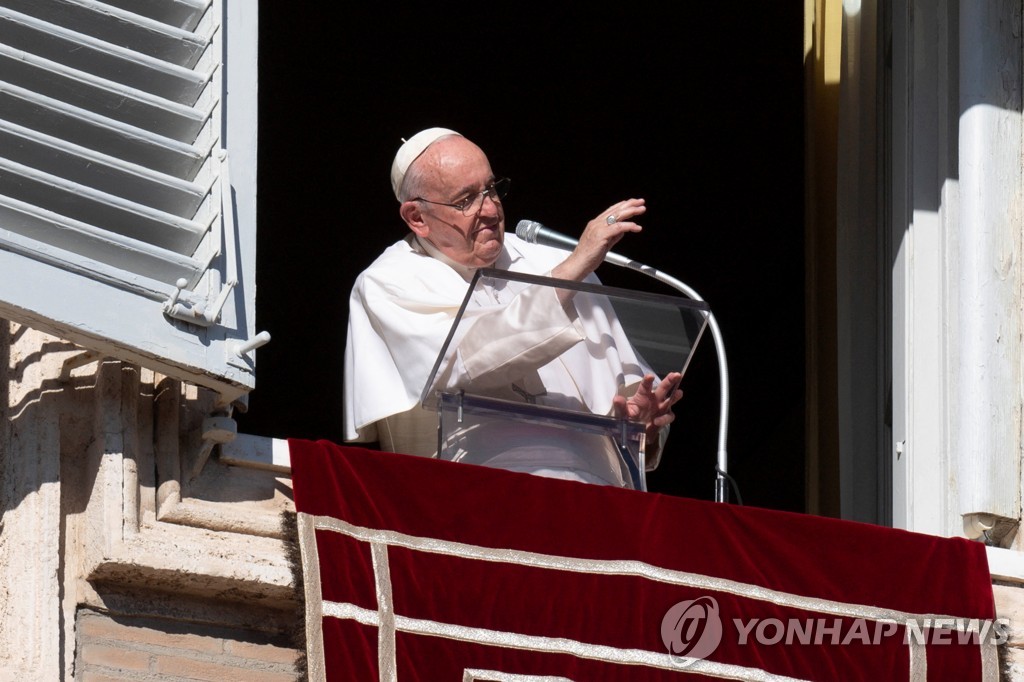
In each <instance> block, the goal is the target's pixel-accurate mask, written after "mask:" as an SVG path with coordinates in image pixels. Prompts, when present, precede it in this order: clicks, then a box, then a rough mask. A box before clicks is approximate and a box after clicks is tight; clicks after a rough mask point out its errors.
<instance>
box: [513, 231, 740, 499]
mask: <svg viewBox="0 0 1024 682" xmlns="http://www.w3.org/2000/svg"><path fill="white" fill-rule="evenodd" d="M516 236H517V237H519V238H520V239H522V240H523V241H526V242H529V243H530V244H542V245H545V246H553V247H555V248H556V249H565V250H567V251H572V250H573V249H575V248H576V246H577V245H578V244H579V240H578V239H573V238H572V237H568V236H566V235H564V234H562V233H561V232H556V231H555V230H552V229H551V228H548V227H545V226H544V225H541V224H540V223H538V222H537V221H535V220H520V221H519V224H518V225H516ZM604 260H605V262H606V263H611V264H613V265H621V266H622V267H624V268H629V269H630V270H636V271H637V272H641V273H643V274H645V275H647V276H648V277H653V278H654V279H656V280H658V281H659V282H664V283H665V284H667V285H669V286H670V287H673V288H675V289H677V290H678V291H681V292H683V293H684V294H686V295H687V296H689V297H690V298H692V299H693V300H695V301H701V302H703V301H704V299H703V298H702V297H701V296H700V294H698V293H697V292H696V291H694V290H693V289H692V288H691V287H690V286H689V285H687V284H684V283H683V282H680V281H679V280H678V279H676V278H675V277H672V276H671V275H666V274H665V273H664V272H661V271H659V270H656V269H654V268H652V267H651V266H649V265H644V264H643V263H638V262H637V261H635V260H632V259H630V258H627V257H625V256H622V255H619V254H617V253H612V252H611V251H609V252H608V253H607V254H606V255H605V257H604ZM707 316H708V317H707V319H708V328H709V329H710V330H711V336H712V338H713V339H714V340H715V351H716V352H717V354H718V378H719V386H720V396H719V398H720V401H721V406H720V410H719V420H718V466H717V467H716V478H715V501H716V502H726V501H728V498H729V495H728V487H727V479H728V481H732V478H731V477H730V476H729V473H728V467H729V463H728V462H729V454H728V451H727V449H726V441H727V440H728V438H727V434H728V430H729V367H728V364H727V363H726V359H725V342H724V341H722V332H721V330H719V328H718V322H717V321H716V320H715V315H714V313H712V312H711V311H710V310H708V313H707ZM737 495H738V491H737ZM741 504H742V502H741Z"/></svg>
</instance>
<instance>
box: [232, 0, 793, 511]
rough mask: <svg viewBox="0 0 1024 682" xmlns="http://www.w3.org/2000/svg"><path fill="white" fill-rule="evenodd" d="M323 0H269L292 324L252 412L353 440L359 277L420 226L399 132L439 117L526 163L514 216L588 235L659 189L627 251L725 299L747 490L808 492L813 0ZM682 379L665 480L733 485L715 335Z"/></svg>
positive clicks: (282, 334) (657, 482)
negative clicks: (724, 451)
mask: <svg viewBox="0 0 1024 682" xmlns="http://www.w3.org/2000/svg"><path fill="white" fill-rule="evenodd" d="M305 7H307V9H304V10H302V11H297V6H296V5H294V4H293V3H261V6H260V69H259V72H260V83H259V88H260V104H259V116H260V139H259V145H260V147H259V176H258V178H259V199H258V215H259V241H258V256H257V260H258V263H257V268H258V275H257V287H258V294H257V301H258V302H257V328H258V330H267V331H269V332H270V333H271V335H272V337H273V340H272V341H271V342H270V344H268V345H267V346H264V347H263V348H261V349H260V350H259V351H258V354H257V355H258V360H257V362H258V374H257V386H256V390H255V391H254V392H253V393H252V395H251V397H250V401H249V410H248V412H247V413H246V414H242V415H239V426H240V429H241V430H242V431H244V432H247V433H254V434H260V435H267V436H274V437H300V438H311V439H320V438H323V439H328V440H333V441H335V442H339V443H340V442H341V441H342V438H343V430H342V368H343V354H344V346H345V327H346V321H347V316H348V308H347V304H348V294H349V289H350V287H351V285H352V282H353V280H354V279H355V276H356V275H357V274H358V272H359V271H360V270H361V269H362V268H364V267H365V266H366V265H368V264H369V263H370V261H372V260H373V258H374V257H375V256H376V255H377V254H378V253H379V252H380V251H381V250H383V249H384V248H385V247H386V246H387V245H389V244H391V243H393V242H394V241H396V240H398V239H399V238H401V237H402V236H403V235H404V233H405V230H406V228H405V226H404V224H403V223H402V222H401V219H400V218H399V216H398V211H397V208H398V204H397V201H396V200H395V198H394V196H393V195H392V194H391V187H390V182H389V172H390V166H391V160H392V158H393V156H394V153H395V151H396V150H397V148H398V146H399V145H400V144H401V141H400V138H402V137H408V136H410V135H412V134H414V133H415V132H417V131H419V130H421V129H423V128H426V127H430V126H443V127H448V128H453V129H455V130H457V131H459V132H461V133H462V134H464V135H466V136H467V137H469V138H470V139H472V140H473V141H475V142H476V143H477V144H479V145H480V146H481V147H482V148H483V149H484V150H485V151H486V152H487V154H488V156H489V158H490V161H491V166H492V167H493V169H494V171H495V173H497V174H498V175H507V176H509V177H511V178H512V188H511V192H510V194H509V196H508V197H507V198H506V200H505V202H504V203H505V209H506V228H507V229H509V230H514V228H515V225H516V223H517V222H518V221H519V220H520V219H523V218H529V219H531V220H537V221H539V222H542V223H544V224H545V225H548V226H550V227H552V228H555V229H558V230H560V231H562V232H565V233H568V234H572V235H578V234H579V232H580V231H581V230H582V228H583V226H584V225H585V224H586V222H587V221H588V220H589V219H590V218H592V217H593V216H595V215H597V214H598V213H600V212H601V211H602V210H604V209H605V208H606V207H607V206H609V205H611V204H612V203H615V202H616V201H619V200H621V199H624V198H628V197H631V196H638V197H644V198H645V199H646V200H647V206H648V211H647V214H646V215H645V216H644V217H643V219H642V221H641V223H642V225H643V226H644V231H643V233H642V234H640V235H632V236H629V237H627V238H626V239H625V240H624V241H623V242H621V243H620V244H619V246H618V247H616V251H618V252H620V253H623V254H626V255H629V256H631V257H632V258H634V259H636V260H639V261H641V262H644V263H647V264H649V265H651V266H654V267H656V268H658V269H660V270H662V271H664V272H666V273H668V274H670V275H672V276H674V277H677V278H678V279H680V280H682V281H684V282H686V283H687V284H688V285H690V286H691V287H693V288H694V289H695V290H696V291H698V292H699V293H700V294H701V295H702V296H703V297H704V299H705V300H707V302H708V303H709V304H710V305H711V308H712V310H713V312H714V313H715V317H716V319H717V321H718V324H719V326H720V328H721V331H722V336H723V338H724V341H725V347H726V351H727V355H728V367H729V375H730V378H729V387H730V396H731V402H730V420H729V471H730V474H731V475H732V476H733V478H734V479H736V481H737V484H738V485H739V488H740V492H741V494H742V497H743V501H744V502H745V503H746V504H751V505H757V506H763V507H771V508H777V509H789V510H794V511H802V510H803V508H804V499H803V492H804V478H803V477H804V423H803V419H804V403H803V401H804V398H803V396H804V326H803V325H804V307H803V306H804V296H803V289H804V279H803V278H804V254H803V188H804V179H803V158H804V145H803V106H804V105H803V93H802V84H803V63H802V59H803V55H802V30H803V24H802V21H803V20H802V10H803V5H802V3H794V2H762V3H742V4H740V5H737V4H736V3H686V4H685V5H682V6H678V7H677V8H675V9H671V10H668V11H665V10H664V9H663V10H660V11H659V10H656V9H654V8H653V7H645V6H644V5H643V4H642V3H639V4H637V3H632V4H631V5H630V9H618V10H615V11H605V12H599V11H595V9H594V8H592V7H581V6H555V5H554V4H553V3H552V6H551V7H547V8H545V9H544V10H543V11H540V10H535V9H525V6H524V5H517V4H508V5H505V6H499V5H476V6H473V7H470V8H461V9H455V8H451V9H449V10H448V11H442V8H444V7H445V6H444V5H435V6H434V7H432V8H430V7H420V8H409V7H400V6H396V5H388V4H385V3H379V4H375V6H374V7H370V6H369V3H338V4H337V5H333V4H330V5H328V4H326V3H325V4H318V5H315V9H308V8H310V7H313V6H311V5H306V6H305ZM684 8H685V9H684ZM598 274H599V275H600V277H601V278H602V280H604V281H605V282H606V283H608V284H614V285H619V286H627V287H630V288H638V289H647V290H652V291H661V292H663V293H672V294H675V293H677V292H675V291H674V290H670V289H668V288H667V287H665V286H664V285H661V284H660V283H658V282H656V281H654V280H651V279H649V278H644V277H642V276H640V275H637V274H635V273H631V272H629V271H626V270H623V269H621V268H616V267H615V266H612V265H604V266H602V268H601V269H600V270H599V273H598ZM683 390H684V392H685V395H684V398H683V400H682V401H681V402H680V403H679V405H678V406H677V409H676V414H677V420H676V423H675V424H674V425H673V431H672V437H671V439H670V447H669V449H668V451H667V453H666V457H665V459H664V461H663V464H662V465H661V467H660V468H659V469H658V470H657V471H656V472H653V473H652V474H650V476H649V478H648V481H649V486H650V488H651V489H652V490H653V491H656V492H663V493H667V494H672V495H683V496H688V497H696V498H701V499H713V495H714V486H713V484H714V464H715V452H716V449H717V438H718V420H719V389H718V364H717V361H716V355H715V350H714V345H713V341H712V339H711V337H710V335H706V336H705V337H704V340H703V341H702V342H701V345H700V346H699V347H698V349H697V351H696V354H695V356H694V359H693V362H692V363H691V366H690V370H689V372H688V373H687V375H686V377H685V378H684V380H683ZM733 501H735V497H734V498H733Z"/></svg>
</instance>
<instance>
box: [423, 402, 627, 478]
mask: <svg viewBox="0 0 1024 682" xmlns="http://www.w3.org/2000/svg"><path fill="white" fill-rule="evenodd" d="M438 399H439V400H438V406H437V411H438V456H439V457H440V458H441V459H447V460H451V461H453V462H464V463H466V464H480V465H483V466H492V467H496V468H499V469H509V470H512V471H528V472H531V473H546V474H547V475H550V476H557V477H563V478H572V479H578V480H583V481H585V482H588V483H598V484H602V485H612V486H616V487H620V488H630V489H632V490H646V489H647V481H646V476H645V475H644V471H645V445H646V443H645V438H646V432H645V429H644V426H643V425H642V424H638V423H635V422H630V421H627V420H624V419H614V418H612V417H604V416H600V415H592V414H583V413H576V412H566V411H562V410H557V409H552V408H538V407H537V406H534V405H528V404H515V403H508V402H505V401H500V400H494V399H491V398H481V397H478V396H472V395H467V394H465V393H441V394H440V395H439V396H438Z"/></svg>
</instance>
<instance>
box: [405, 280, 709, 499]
mask: <svg viewBox="0 0 1024 682" xmlns="http://www.w3.org/2000/svg"><path fill="white" fill-rule="evenodd" d="M708 315H709V312H708V307H707V304H705V303H704V302H703V301H693V300H690V299H687V298H682V297H677V296H667V295H662V294H653V293H648V292H639V291H632V290H627V289H619V288H614V287H606V286H602V285H598V284H591V283H578V282H569V281H565V280H559V279H553V278H550V277H541V276H537V275H528V274H523V273H515V272H508V271H504V270H494V269H481V270H478V271H477V273H476V275H475V276H474V278H473V281H472V282H471V283H470V287H469V290H468V292H467V294H466V297H465V299H464V300H463V302H462V306H461V309H460V311H459V313H458V315H457V317H456V319H455V321H454V322H453V324H452V327H451V330H450V332H449V334H448V338H447V339H446V341H445V344H444V346H443V348H442V349H441V352H440V353H439V354H438V356H437V359H436V361H435V363H434V367H433V371H432V372H431V375H430V378H429V380H428V381H427V383H426V385H425V386H424V389H423V393H422V395H421V400H422V404H423V407H424V408H425V409H431V410H436V411H437V413H438V420H439V421H438V454H439V456H440V457H442V458H444V459H450V460H455V461H461V462H468V463H474V464H483V465H487V466H496V467H500V468H505V469H512V470H520V471H531V472H535V473H541V472H543V473H544V474H547V475H555V476H559V475H561V474H566V476H565V477H577V478H579V479H580V480H592V481H593V482H597V483H604V484H607V485H615V486H619V487H626V488H632V489H638V490H643V489H645V488H646V484H645V469H646V468H645V442H644V433H645V427H644V425H643V424H638V423H634V422H630V421H628V420H627V419H625V418H622V417H620V416H619V415H618V414H616V410H615V409H614V407H613V404H614V401H615V400H616V399H617V397H618V396H621V397H622V398H625V399H628V398H629V397H630V396H632V394H633V393H634V392H635V391H636V388H637V386H638V385H639V383H640V381H641V380H642V379H643V377H644V376H645V375H647V374H653V375H654V376H655V377H656V381H660V380H661V379H662V378H666V377H672V378H675V376H676V375H675V374H674V373H679V374H680V375H682V374H684V373H685V371H686V368H687V366H688V365H689V362H690V359H691V357H692V355H693V350H694V348H696V346H697V343H698V342H699V340H700V338H701V336H702V335H703V333H704V330H705V328H706V326H707V320H708Z"/></svg>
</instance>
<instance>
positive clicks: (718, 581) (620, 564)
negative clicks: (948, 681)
mask: <svg viewBox="0 0 1024 682" xmlns="http://www.w3.org/2000/svg"><path fill="white" fill-rule="evenodd" d="M302 516H307V515H305V514H302V515H300V525H299V528H300V540H301V538H302V535H303V530H304V526H303V524H302V523H301V517H302ZM312 518H313V521H312V527H313V528H317V529H323V530H330V531H334V532H338V533H342V534H344V535H348V536H350V537H353V538H355V539H358V540H363V541H365V542H368V543H371V545H372V546H373V547H374V565H375V567H376V566H377V561H378V559H377V556H378V551H380V550H381V549H382V550H383V551H384V555H383V561H384V564H383V565H384V567H385V568H387V555H386V546H388V545H394V546H397V547H404V548H407V549H413V550H418V551H423V552H430V553H435V554H444V555H450V556H459V557H463V558H470V559H478V560H483V561H493V562H500V563H514V564H519V565H528V566H536V567H539V568H550V569H555V570H564V571H571V572H578V573H590V574H598V575H629V576H635V577H641V578H646V579H649V580H653V581H656V582H663V583H668V584H675V585H683V586H688V587H699V588H701V589H707V590H710V591H716V592H724V593H727V594H734V595H737V596H741V597H745V598H748V599H753V600H756V601H765V602H770V603H773V604H776V605H778V606H786V607H791V608H799V609H803V610H806V611H814V612H818V613H827V614H831V615H836V616H845V617H853V618H863V619H865V620H873V621H880V622H896V623H904V622H907V621H910V620H919V621H920V620H931V621H932V622H934V621H935V620H938V619H942V620H945V621H947V622H948V624H949V625H953V626H955V627H956V629H957V630H958V631H964V632H975V633H977V632H980V628H981V622H982V621H981V620H980V619H970V620H967V619H961V618H956V617H953V616H943V615H939V614H913V613H908V612H903V611H897V610H894V609H882V608H877V607H872V606H865V605H860V604H848V603H844V602H838V601H833V600H828V599H820V598H817V597H805V596H802V595H796V594H792V593H787V592H782V591H779V590H772V589H769V588H764V587H759V586H754V585H750V584H748V583H740V582H737V581H734V580H727V579H724V578H716V577H712V576H706V575H700V574H696V573H689V572H685V571H677V570H673V569H667V568H662V567H659V566H653V565H651V564H648V563H645V562H642V561H636V560H609V559H581V558H576V557H565V556H556V555H550V554H540V553H536V552H528V551H524V550H512V549H494V548H488V547H481V546H479V545H469V544H465V543H460V542H454V541H449V540H439V539H436V538H424V537H419V536H413V535H408V534H405V533H400V532H397V531H389V530H380V529H372V528H364V527H360V526H356V525H354V524H351V523H348V522H347V521H343V520H341V519H336V518H333V517H329V516H317V517H312ZM310 532H312V531H310ZM310 544H311V545H312V546H313V547H314V552H315V542H311V543H310ZM303 554H304V561H303V565H304V569H305V570H307V576H308V575H309V574H310V573H309V569H310V565H307V564H308V562H307V561H306V560H305V554H306V552H305V547H304V548H303ZM314 563H316V559H315V557H314ZM317 569H318V564H317ZM314 575H316V576H317V583H316V590H317V592H316V594H317V599H316V601H317V602H318V603H320V604H321V612H322V614H323V615H331V616H335V617H341V618H355V619H356V620H359V621H360V622H367V621H364V620H363V619H362V618H356V617H355V616H354V615H353V614H354V613H355V612H353V611H351V609H357V610H358V611H359V612H364V613H365V614H371V613H374V612H369V611H366V610H365V609H361V608H359V607H356V606H353V605H345V604H335V603H331V602H322V601H321V600H320V592H319V572H318V570H317V572H316V573H315V574H314ZM376 579H377V589H378V600H379V601H378V605H380V604H385V607H384V608H385V609H386V618H389V619H391V620H390V621H389V622H390V623H391V625H390V626H387V627H386V629H387V630H388V631H389V633H390V634H387V633H381V634H379V635H378V636H379V637H381V638H382V639H381V640H380V642H381V644H382V646H383V645H385V644H386V643H387V642H388V639H387V638H388V637H390V647H389V649H388V651H379V652H378V655H379V656H380V658H381V670H380V673H381V680H382V681H383V680H388V681H389V682H394V681H395V680H396V679H397V677H396V675H397V672H396V670H395V663H394V662H395V658H394V656H395V652H394V631H395V630H396V629H398V630H407V631H410V632H419V633H421V634H427V635H430V634H433V635H437V636H443V637H454V638H456V639H464V637H462V636H458V637H455V636H454V634H452V633H456V632H461V633H473V636H469V637H468V638H467V641H479V642H483V643H493V644H497V645H499V646H512V647H515V648H532V647H530V646H524V644H526V643H527V642H529V641H533V640H540V641H545V642H551V641H559V642H572V640H553V639H551V638H536V637H531V636H527V635H518V634H515V633H499V632H494V631H489V630H481V629H479V628H463V627H461V626H455V625H447V624H443V623H434V622H432V621H421V620H415V619H408V618H405V617H404V616H396V615H395V614H394V612H393V605H392V604H391V602H390V572H389V571H388V573H387V577H386V578H385V581H386V589H387V591H386V594H387V596H388V598H387V601H386V602H385V601H381V576H380V575H379V571H377V575H376ZM309 592H310V583H309V580H308V578H307V583H306V593H307V597H306V599H307V604H309V603H310V602H309ZM341 613H345V614H347V615H341ZM306 618H307V624H306V627H307V637H308V636H309V633H310V632H311V630H310V625H311V624H310V622H309V621H310V619H311V615H310V609H309V608H308V607H307V616H306ZM372 623H373V624H374V625H377V626H378V627H379V626H380V625H381V621H380V620H379V619H378V618H377V617H374V618H373V621H372ZM413 623H415V624H417V627H416V628H412V627H411V626H410V624H413ZM485 632H486V633H492V635H488V637H487V638H485V639H477V638H476V636H478V635H480V633H485ZM316 634H317V635H318V636H319V642H318V643H317V642H314V644H315V645H317V646H319V649H320V665H321V666H322V665H323V663H322V661H323V658H322V655H323V651H322V648H323V641H322V629H321V626H320V624H319V623H317V624H316ZM495 637H496V638H495ZM501 642H506V643H505V644H502V643H501ZM908 646H909V649H910V650H909V658H910V670H909V671H908V673H909V679H910V680H911V681H912V682H917V681H918V680H923V679H925V678H926V676H927V663H928V662H927V654H926V649H925V647H924V645H923V644H919V643H917V642H915V641H914V640H913V638H910V641H909V642H908ZM537 650H539V651H560V652H564V653H574V654H576V655H580V656H582V657H585V658H597V659H600V660H606V661H609V662H621V663H626V662H630V663H639V664H643V665H654V667H667V668H669V669H674V670H680V669H681V666H680V664H679V662H678V660H675V661H671V660H670V665H668V666H664V665H659V664H655V663H654V661H656V660H660V659H663V658H664V659H672V657H671V656H669V655H668V654H660V653H654V652H649V651H641V650H624V649H616V648H614V647H606V646H603V645H588V644H583V643H579V642H572V647H570V649H561V648H558V649H548V648H545V647H542V648H540V649H537ZM584 652H586V655H584ZM613 652H632V654H637V655H639V657H638V658H637V659H636V660H632V659H631V660H628V661H626V660H619V659H618V657H617V655H616V654H614V653H613ZM598 653H600V655H595V654H598ZM980 654H981V659H982V679H983V680H985V681H989V680H993V681H994V680H997V679H998V666H997V665H995V664H993V663H992V661H993V660H995V658H996V647H995V644H993V643H992V642H981V644H980ZM606 655H610V656H611V657H610V658H606ZM650 657H654V658H650ZM385 663H387V665H385ZM686 668H687V671H688V672H702V673H705V674H711V675H715V676H718V677H725V678H731V677H733V676H734V675H737V674H739V675H740V676H739V677H736V678H735V679H751V680H762V679H764V680H790V679H793V678H786V677H780V676H772V675H771V674H770V673H767V672H765V671H761V670H754V669H750V668H742V667H739V666H732V665H726V664H715V663H711V662H709V661H694V662H692V663H690V664H688V665H687V666H686ZM310 672H311V673H312V667H311V668H310ZM762 675H764V676H765V677H762ZM313 679H322V678H313Z"/></svg>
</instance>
